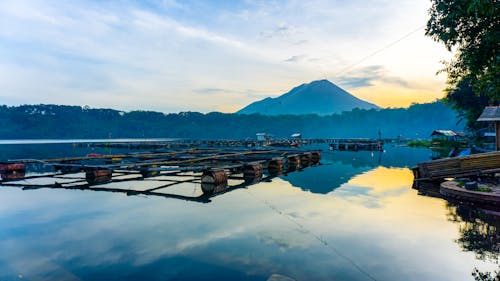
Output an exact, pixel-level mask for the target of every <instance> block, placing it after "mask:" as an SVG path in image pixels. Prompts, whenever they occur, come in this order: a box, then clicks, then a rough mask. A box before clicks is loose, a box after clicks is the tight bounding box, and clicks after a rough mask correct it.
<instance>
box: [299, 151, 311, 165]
mask: <svg viewBox="0 0 500 281" xmlns="http://www.w3.org/2000/svg"><path fill="white" fill-rule="evenodd" d="M311 159H312V155H311V152H305V153H302V154H301V155H300V164H301V165H302V166H304V167H307V166H309V165H311Z"/></svg>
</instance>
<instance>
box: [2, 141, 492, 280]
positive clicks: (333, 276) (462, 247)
mask: <svg viewBox="0 0 500 281" xmlns="http://www.w3.org/2000/svg"><path fill="white" fill-rule="evenodd" d="M325 148H326V147H325ZM121 152H123V151H120V150H116V149H115V150H111V149H103V148H100V149H99V148H89V147H81V146H75V145H72V144H71V143H52V144H36V143H31V144H3V145H0V155H1V157H0V159H2V160H5V159H14V158H46V157H59V156H84V155H85V154H87V153H121ZM430 156H431V152H430V151H429V150H427V149H412V148H407V147H391V146H388V147H386V151H384V152H362V151H359V152H338V151H335V152H333V151H324V152H323V153H322V160H321V163H322V164H321V165H320V166H315V167H310V168H306V169H304V170H302V171H298V172H295V173H290V174H288V175H283V176H280V177H277V178H273V179H272V180H271V181H268V182H261V183H258V184H255V185H252V186H249V187H247V188H242V189H236V190H233V191H231V192H227V193H225V194H222V195H220V196H216V197H214V198H212V199H211V202H209V203H200V202H189V201H184V200H178V199H173V198H164V197H159V196H144V195H141V196H127V195H125V194H122V193H112V192H96V191H83V190H63V189H48V188H46V189H37V190H22V189H20V188H17V187H7V186H0V280H1V281H4V280H21V279H22V280H473V277H472V275H471V273H472V272H473V270H474V268H477V269H479V270H480V271H494V270H498V269H499V266H498V262H499V253H500V239H499V237H500V217H498V216H497V215H498V213H494V212H490V211H487V210H486V211H485V210H481V209H475V208H471V207H466V206H459V205H454V204H451V203H448V202H447V201H446V200H443V199H441V198H434V197H427V196H423V195H419V194H418V191H417V190H414V189H412V188H411V186H412V182H413V175H412V173H411V171H410V169H409V168H408V167H411V166H413V165H415V164H416V163H418V162H421V161H426V160H429V159H430ZM113 184H118V183H113ZM120 184H122V185H124V186H122V187H123V188H132V186H128V185H131V184H133V185H146V184H148V183H147V182H142V183H141V182H134V183H130V182H124V183H120ZM133 187H134V188H135V186H133ZM176 188H177V189H182V192H184V193H185V194H196V193H199V190H200V184H199V183H184V184H181V185H180V186H178V187H176ZM287 278H291V279H287Z"/></svg>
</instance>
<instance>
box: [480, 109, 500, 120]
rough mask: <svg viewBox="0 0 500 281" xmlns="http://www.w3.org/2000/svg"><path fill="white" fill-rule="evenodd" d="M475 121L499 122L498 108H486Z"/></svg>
mask: <svg viewBox="0 0 500 281" xmlns="http://www.w3.org/2000/svg"><path fill="white" fill-rule="evenodd" d="M477 121H500V106H487V107H485V108H484V111H483V113H481V116H479V118H478V119H477Z"/></svg>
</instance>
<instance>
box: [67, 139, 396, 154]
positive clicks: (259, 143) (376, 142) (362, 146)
mask: <svg viewBox="0 0 500 281" xmlns="http://www.w3.org/2000/svg"><path fill="white" fill-rule="evenodd" d="M390 141H393V140H391V139H385V140H381V139H366V138H321V139H317V138H313V139H270V140H188V139H186V140H171V141H144V142H139V141H137V142H95V143H93V142H89V143H85V142H81V143H78V144H76V145H78V146H83V147H104V148H118V149H137V150H139V149H142V150H144V149H190V148H255V147H277V148H280V147H281V148H291V147H301V146H308V145H323V144H325V145H327V146H329V147H330V149H331V150H340V151H358V150H372V151H382V150H383V144H384V142H390Z"/></svg>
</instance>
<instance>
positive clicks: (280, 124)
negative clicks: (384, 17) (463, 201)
mask: <svg viewBox="0 0 500 281" xmlns="http://www.w3.org/2000/svg"><path fill="white" fill-rule="evenodd" d="M434 129H451V130H461V129H462V128H460V127H457V126H456V112H455V111H453V110H452V109H450V108H449V107H447V106H445V105H444V104H443V103H442V102H434V103H429V104H415V105H413V106H411V107H409V108H407V109H403V108H394V109H382V110H360V109H355V110H353V111H350V112H343V113H342V114H334V115H330V116H318V115H282V116H263V115H258V114H251V115H245V114H225V113H219V112H211V113H207V114H202V113H198V112H181V113H178V114H163V113H159V112H150V111H132V112H120V111H117V110H112V109H91V108H81V107H79V106H57V105H23V106H13V107H8V106H0V139H16V138H19V139H27V138H109V137H113V138H130V137H135V138H144V137H147V138H159V137H160V138H198V139H201V138H203V139H221V138H224V139H245V138H255V134H256V133H261V132H265V133H270V134H273V135H274V136H275V137H277V138H284V137H289V136H290V135H291V134H293V133H297V132H300V133H302V135H303V136H304V137H307V138H314V137H318V138H320V137H360V138H361V137H365V138H377V137H378V131H379V130H380V131H381V132H382V137H383V138H397V137H398V135H402V136H403V137H408V138H415V137H417V138H427V137H428V136H429V134H430V133H431V132H432V131H433V130H434Z"/></svg>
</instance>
